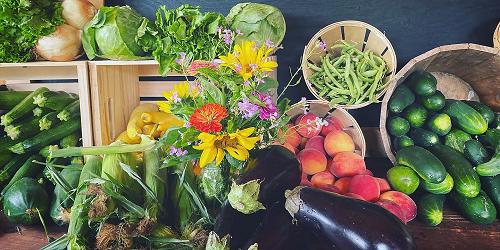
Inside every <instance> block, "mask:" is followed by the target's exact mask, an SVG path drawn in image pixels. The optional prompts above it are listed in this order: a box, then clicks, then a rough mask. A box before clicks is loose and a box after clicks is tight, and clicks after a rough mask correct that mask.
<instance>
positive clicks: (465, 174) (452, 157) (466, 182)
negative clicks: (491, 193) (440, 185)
mask: <svg viewBox="0 0 500 250" xmlns="http://www.w3.org/2000/svg"><path fill="white" fill-rule="evenodd" d="M429 150H430V151H431V152H432V153H433V154H434V155H435V156H436V157H437V158H439V160H441V162H442V163H443V164H444V166H445V167H446V170H447V171H448V173H449V174H450V175H451V177H453V181H454V182H455V186H454V187H453V188H454V190H456V191H457V192H458V193H460V194H462V195H464V196H466V197H470V198H472V197H475V196H476V195H477V194H478V193H479V191H480V189H481V183H480V181H479V176H478V175H477V173H476V172H475V171H474V169H473V167H472V165H471V164H470V163H469V161H467V159H465V158H464V156H463V155H462V154H461V153H460V152H458V151H457V150H455V149H453V148H450V147H448V146H446V145H439V144H438V145H434V146H432V147H430V148H429Z"/></svg>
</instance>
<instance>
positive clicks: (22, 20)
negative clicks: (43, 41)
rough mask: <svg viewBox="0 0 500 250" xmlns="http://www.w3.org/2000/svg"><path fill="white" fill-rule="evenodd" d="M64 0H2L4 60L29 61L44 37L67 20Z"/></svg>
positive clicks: (0, 39)
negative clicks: (62, 1)
mask: <svg viewBox="0 0 500 250" xmlns="http://www.w3.org/2000/svg"><path fill="white" fill-rule="evenodd" d="M61 13H62V7H61V2H60V1H54V0H0V62H12V63H14V62H26V61H28V60H30V59H31V58H32V57H33V53H32V50H33V48H34V47H35V45H36V43H37V41H38V39H39V38H40V37H43V36H46V35H49V34H51V33H53V32H54V31H55V28H56V26H58V25H61V24H62V23H64V20H63V19H62V16H61Z"/></svg>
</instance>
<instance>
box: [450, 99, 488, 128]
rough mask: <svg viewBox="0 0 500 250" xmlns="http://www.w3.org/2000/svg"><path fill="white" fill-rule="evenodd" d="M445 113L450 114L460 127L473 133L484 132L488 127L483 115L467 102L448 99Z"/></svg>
mask: <svg viewBox="0 0 500 250" xmlns="http://www.w3.org/2000/svg"><path fill="white" fill-rule="evenodd" d="M443 113H446V114H448V115H449V116H450V118H451V120H452V121H453V122H455V123H456V124H457V125H458V127H460V128H461V129H462V130H463V131H465V132H467V133H469V134H471V135H480V134H483V133H484V132H486V130H487V129H488V123H486V120H484V118H483V116H482V115H481V114H480V113H479V112H477V111H476V110H475V109H473V108H472V107H471V106H469V105H467V104H466V103H465V102H462V101H459V100H446V106H445V107H444V109H443Z"/></svg>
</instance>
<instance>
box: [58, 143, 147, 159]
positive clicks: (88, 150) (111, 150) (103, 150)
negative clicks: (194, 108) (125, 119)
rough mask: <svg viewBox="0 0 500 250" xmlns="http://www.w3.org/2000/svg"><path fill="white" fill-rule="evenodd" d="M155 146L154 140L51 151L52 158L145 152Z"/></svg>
mask: <svg viewBox="0 0 500 250" xmlns="http://www.w3.org/2000/svg"><path fill="white" fill-rule="evenodd" d="M154 146H155V143H154V142H150V143H146V144H133V145H117V146H96V147H71V148H65V149H57V150H54V151H51V152H50V156H51V157H52V158H59V157H62V158H66V157H74V156H84V155H107V154H123V153H132V152H143V151H146V150H150V149H152V148H153V147H154Z"/></svg>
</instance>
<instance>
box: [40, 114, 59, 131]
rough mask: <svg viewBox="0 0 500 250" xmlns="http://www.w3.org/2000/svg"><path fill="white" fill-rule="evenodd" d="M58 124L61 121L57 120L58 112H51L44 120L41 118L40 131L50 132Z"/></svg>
mask: <svg viewBox="0 0 500 250" xmlns="http://www.w3.org/2000/svg"><path fill="white" fill-rule="evenodd" d="M58 122H59V119H57V112H50V113H48V114H46V115H44V116H43V117H42V118H40V121H39V122H38V127H39V128H40V131H43V130H48V129H50V128H51V127H52V126H53V125H55V124H57V123H58Z"/></svg>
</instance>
